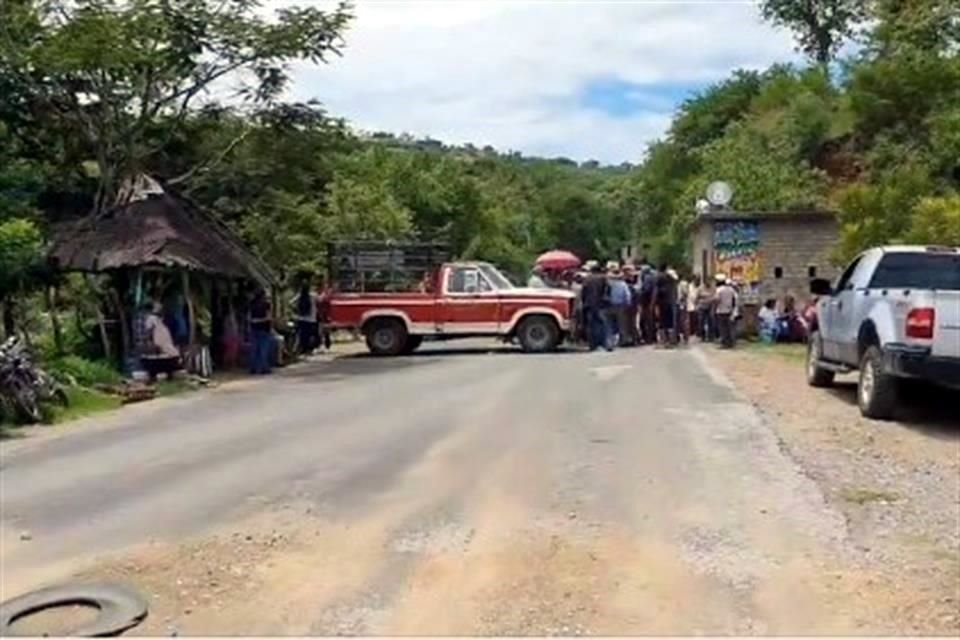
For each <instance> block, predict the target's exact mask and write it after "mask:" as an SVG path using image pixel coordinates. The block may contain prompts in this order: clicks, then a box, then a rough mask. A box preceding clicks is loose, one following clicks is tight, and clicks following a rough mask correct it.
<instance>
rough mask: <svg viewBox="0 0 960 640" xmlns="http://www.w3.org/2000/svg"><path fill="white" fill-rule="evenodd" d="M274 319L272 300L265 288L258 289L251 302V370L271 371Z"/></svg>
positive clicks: (263, 372)
mask: <svg viewBox="0 0 960 640" xmlns="http://www.w3.org/2000/svg"><path fill="white" fill-rule="evenodd" d="M272 342H273V319H272V311H271V309H270V301H269V300H267V294H266V292H264V290H263V289H257V292H256V293H255V294H254V296H253V300H252V301H251V302H250V347H251V349H250V350H251V354H250V356H251V357H250V372H251V373H253V374H266V373H270V369H271V366H270V364H271V362H270V360H271V355H272V351H273V345H272Z"/></svg>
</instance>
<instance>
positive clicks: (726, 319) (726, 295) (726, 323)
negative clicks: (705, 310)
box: [714, 273, 737, 349]
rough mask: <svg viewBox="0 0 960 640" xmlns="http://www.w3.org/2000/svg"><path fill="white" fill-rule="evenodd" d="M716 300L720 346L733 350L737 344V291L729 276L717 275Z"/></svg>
mask: <svg viewBox="0 0 960 640" xmlns="http://www.w3.org/2000/svg"><path fill="white" fill-rule="evenodd" d="M714 299H715V300H716V305H717V309H716V313H717V329H718V332H719V333H720V344H721V346H722V347H723V348H725V349H732V348H733V347H734V345H735V344H736V336H735V335H734V328H733V318H734V317H735V315H736V313H737V290H736V289H734V288H733V286H732V285H731V284H730V281H729V280H728V279H727V276H726V275H725V274H722V273H718V274H717V291H716V293H715V294H714Z"/></svg>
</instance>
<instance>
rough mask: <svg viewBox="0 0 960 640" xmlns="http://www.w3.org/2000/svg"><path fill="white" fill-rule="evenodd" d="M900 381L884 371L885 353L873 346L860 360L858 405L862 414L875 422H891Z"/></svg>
mask: <svg viewBox="0 0 960 640" xmlns="http://www.w3.org/2000/svg"><path fill="white" fill-rule="evenodd" d="M898 382H899V381H898V380H897V379H896V378H895V377H894V376H892V375H890V374H888V373H886V372H885V371H884V370H883V352H882V351H880V347H877V346H871V347H868V348H867V350H866V351H865V352H864V354H863V358H861V359H860V380H859V382H858V384H857V404H858V405H859V406H860V413H861V414H863V415H864V417H867V418H873V419H875V420H889V419H890V418H892V417H893V412H894V410H895V409H896V407H897V400H898V393H897V392H898V388H897V387H898V384H897V383H898Z"/></svg>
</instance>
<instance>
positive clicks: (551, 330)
mask: <svg viewBox="0 0 960 640" xmlns="http://www.w3.org/2000/svg"><path fill="white" fill-rule="evenodd" d="M517 338H518V339H519V340H520V346H521V347H523V350H524V351H526V352H528V353H544V352H547V351H553V350H554V349H556V348H557V345H558V344H560V330H559V328H558V327H557V323H556V322H554V320H553V318H548V317H546V316H534V317H532V318H527V319H526V320H524V321H523V322H521V323H520V328H519V329H518V330H517Z"/></svg>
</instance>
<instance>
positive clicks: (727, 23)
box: [268, 0, 796, 164]
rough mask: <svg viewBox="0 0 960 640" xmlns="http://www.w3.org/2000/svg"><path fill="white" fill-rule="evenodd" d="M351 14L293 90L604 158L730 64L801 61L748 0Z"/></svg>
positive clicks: (396, 128) (371, 125) (379, 114)
mask: <svg viewBox="0 0 960 640" xmlns="http://www.w3.org/2000/svg"><path fill="white" fill-rule="evenodd" d="M298 1H299V2H301V3H302V2H304V1H309V0H274V2H272V3H268V5H270V6H271V7H276V6H281V5H283V4H293V3H296V2H298ZM313 2H314V3H316V4H320V5H323V4H327V3H328V0H313ZM356 13H357V18H356V20H355V22H354V24H353V26H352V28H351V30H350V32H349V33H348V34H347V48H346V50H345V52H344V56H343V57H342V58H340V59H335V60H333V61H332V62H331V64H329V65H324V66H320V67H316V66H310V65H300V66H298V67H297V69H296V72H295V82H294V85H293V88H292V91H291V93H292V96H291V97H294V98H297V99H309V98H316V99H318V100H320V101H321V102H323V103H324V104H325V105H327V108H328V109H329V110H330V112H331V113H333V114H335V115H338V116H343V117H345V118H347V119H348V120H349V121H350V122H351V123H353V124H354V126H355V127H357V128H359V129H362V130H371V131H372V130H385V131H392V132H395V133H401V132H406V133H411V134H414V135H419V136H427V135H429V136H431V137H434V138H438V139H441V140H444V141H449V142H453V143H464V142H472V143H474V144H477V145H480V146H482V145H485V144H491V145H493V146H495V147H497V148H500V149H503V150H517V151H522V152H524V153H528V154H539V155H562V156H567V157H570V158H574V159H577V160H588V159H597V160H600V161H602V162H607V163H613V164H617V163H620V162H623V161H631V162H636V161H638V160H640V159H641V158H642V157H643V153H644V149H645V148H646V145H647V144H648V143H649V142H650V141H652V140H654V139H655V138H657V137H659V136H660V135H662V134H663V132H664V131H665V130H666V127H667V126H668V125H669V122H670V117H671V114H672V113H673V111H674V109H675V108H676V106H677V105H678V104H679V103H680V102H682V100H683V99H684V98H686V97H687V96H689V95H691V94H692V93H693V92H695V91H697V90H699V89H701V88H703V87H704V86H706V85H707V84H709V83H711V82H714V81H717V80H720V79H722V78H723V77H725V76H726V75H727V74H729V72H730V71H731V70H733V69H735V68H738V67H744V68H755V69H758V68H765V67H767V66H769V65H770V64H772V63H774V62H784V61H792V60H796V54H795V53H794V51H793V45H792V42H791V39H790V35H789V34H788V33H786V32H784V31H782V30H777V29H774V28H773V27H771V26H769V25H767V24H765V23H763V22H762V21H761V20H760V18H759V13H758V10H757V7H756V5H755V4H754V3H753V2H741V1H724V0H713V1H709V2H707V1H692V0H691V1H687V0H673V1H670V2H667V1H659V0H657V1H654V0H650V1H641V0H358V2H357V7H356Z"/></svg>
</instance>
